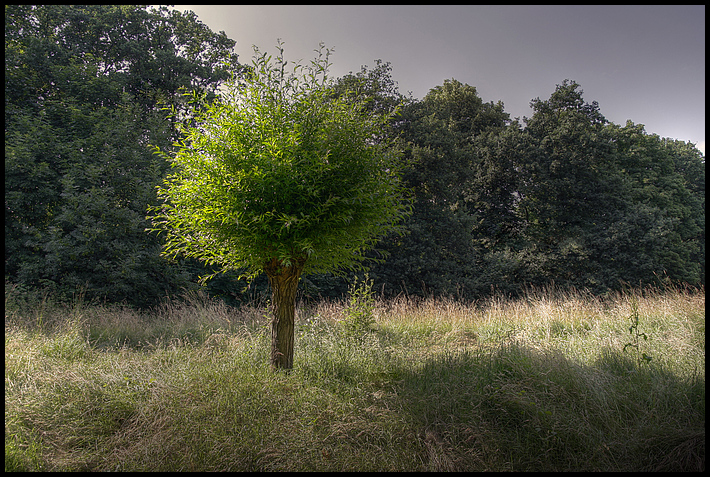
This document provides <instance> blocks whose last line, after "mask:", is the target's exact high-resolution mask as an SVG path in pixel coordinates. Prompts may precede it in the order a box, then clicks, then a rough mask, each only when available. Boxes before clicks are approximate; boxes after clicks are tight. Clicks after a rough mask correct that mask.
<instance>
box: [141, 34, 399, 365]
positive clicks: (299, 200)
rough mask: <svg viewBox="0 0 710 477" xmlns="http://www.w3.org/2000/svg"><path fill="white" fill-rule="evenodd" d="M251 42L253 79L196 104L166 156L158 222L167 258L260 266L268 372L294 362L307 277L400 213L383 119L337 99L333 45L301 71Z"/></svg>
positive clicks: (347, 262) (367, 243)
mask: <svg viewBox="0 0 710 477" xmlns="http://www.w3.org/2000/svg"><path fill="white" fill-rule="evenodd" d="M278 50H279V55H278V56H277V57H276V59H275V61H272V57H271V56H267V54H266V53H261V52H260V51H259V50H258V48H255V49H254V59H253V61H252V69H251V73H250V75H249V76H248V77H247V78H246V79H245V80H244V81H238V80H237V79H236V78H235V79H232V80H231V81H230V82H228V83H227V84H226V88H225V91H224V93H223V94H222V95H221V96H220V97H219V98H218V99H217V100H216V101H215V102H214V103H213V104H203V103H201V102H200V98H199V97H197V96H196V97H194V101H195V102H196V103H197V104H198V105H199V111H198V112H197V113H196V116H195V118H194V123H192V124H187V125H185V126H184V133H185V140H184V141H182V142H180V143H179V144H177V146H178V149H177V151H176V152H175V153H174V154H172V155H171V160H172V161H173V166H174V169H173V172H172V174H170V175H169V176H168V178H167V180H166V182H165V184H164V185H163V186H162V187H161V188H160V190H159V195H160V197H161V198H162V199H163V200H164V203H163V204H162V205H161V206H160V207H157V208H155V209H154V215H153V223H154V229H155V230H158V231H164V232H165V233H166V235H167V240H166V250H165V253H166V254H167V255H169V256H176V255H184V256H187V257H193V258H197V259H199V260H201V261H204V262H206V263H207V264H210V265H218V266H219V267H221V270H242V271H243V274H244V275H245V276H248V277H255V276H257V275H258V274H260V273H262V272H263V273H265V274H266V275H267V277H268V280H269V284H270V286H271V289H272V312H273V320H272V345H271V347H272V349H271V364H272V367H273V368H274V369H279V368H284V369H289V368H291V367H292V366H293V344H294V314H295V299H296V290H297V287H298V281H299V279H300V277H301V276H302V275H303V274H309V273H316V272H325V271H333V270H346V269H353V268H358V267H360V266H361V265H362V260H363V259H364V256H363V252H364V251H365V250H367V249H369V248H371V247H373V246H374V245H375V244H376V242H377V240H378V239H379V238H380V237H382V236H383V235H385V234H386V233H388V232H391V231H393V230H395V229H396V227H397V225H396V224H397V223H398V222H399V221H400V220H401V219H402V218H403V217H404V216H405V215H406V214H407V212H408V205H407V203H406V201H404V200H403V189H402V187H401V185H400V180H399V170H400V163H399V154H398V153H397V152H396V150H395V149H393V148H392V147H390V145H389V144H388V142H387V141H385V140H383V139H382V138H381V137H380V135H379V132H380V130H381V128H382V127H383V124H384V123H385V122H386V120H387V118H386V117H384V116H382V115H378V114H367V113H366V110H365V108H364V104H363V103H362V102H357V101H350V100H347V99H339V98H337V97H333V96H334V95H333V94H332V91H331V89H330V85H331V82H330V81H329V80H328V76H327V72H328V67H329V55H330V50H327V49H326V50H325V51H324V47H323V45H322V44H321V47H320V49H319V50H318V57H317V59H315V60H313V61H312V62H311V64H310V65H309V66H308V67H303V66H302V65H301V64H295V65H294V66H292V65H291V64H290V63H289V62H287V61H285V60H284V57H283V47H282V44H281V43H279V45H278Z"/></svg>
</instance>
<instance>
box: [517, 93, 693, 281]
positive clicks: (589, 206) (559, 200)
mask: <svg viewBox="0 0 710 477" xmlns="http://www.w3.org/2000/svg"><path fill="white" fill-rule="evenodd" d="M531 105H532V107H533V110H534V114H533V116H532V118H529V119H527V118H526V128H525V134H526V136H527V142H528V143H527V144H528V145H527V147H526V148H525V152H524V153H523V154H520V155H519V156H518V161H517V165H516V169H517V170H518V171H519V172H520V189H519V193H520V201H519V203H518V205H517V213H518V214H519V216H520V218H521V220H522V224H523V226H524V227H523V232H522V234H521V236H522V237H523V238H524V240H525V243H524V245H523V247H522V248H519V249H518V251H519V256H520V257H521V258H522V260H523V261H525V262H527V264H528V276H532V277H534V278H533V279H532V282H533V283H537V284H542V283H547V282H550V281H554V282H555V283H557V284H558V285H560V286H575V287H585V288H588V289H591V290H592V291H595V292H604V291H606V290H609V289H616V288H618V287H619V286H620V284H621V282H628V283H653V282H654V281H658V279H659V277H668V279H670V280H673V281H684V282H688V283H693V284H697V283H699V282H700V280H701V279H700V276H701V270H700V266H699V264H698V262H697V260H698V258H699V257H701V256H703V252H702V250H703V249H702V248H701V246H700V245H699V243H698V239H699V238H700V237H704V173H703V172H700V170H701V169H702V166H701V165H702V163H703V161H704V158H702V157H701V155H699V153H698V152H697V150H695V152H694V148H692V147H688V146H687V145H685V144H684V143H679V142H675V141H668V140H662V139H660V138H658V137H657V136H652V135H648V134H646V133H645V131H643V127H637V126H634V125H633V123H629V124H627V126H626V127H624V128H620V127H619V126H616V125H613V124H609V123H608V121H606V119H605V118H604V117H603V116H602V115H601V113H600V111H599V106H598V104H597V103H596V102H592V103H587V102H586V101H584V99H583V97H582V90H581V89H580V88H579V85H578V84H577V83H575V82H570V81H565V82H563V84H562V85H558V86H557V88H556V90H555V92H554V93H553V94H552V95H551V97H550V99H549V100H546V101H542V100H540V99H536V100H533V102H532V103H531ZM686 170H691V171H693V172H692V173H691V174H688V173H687V172H686ZM691 176H692V178H691ZM703 260H704V258H703Z"/></svg>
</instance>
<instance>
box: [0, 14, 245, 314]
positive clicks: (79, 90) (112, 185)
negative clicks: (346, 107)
mask: <svg viewBox="0 0 710 477" xmlns="http://www.w3.org/2000/svg"><path fill="white" fill-rule="evenodd" d="M5 26H6V36H5V56H6V63H5V75H6V82H5V97H6V108H5V138H6V140H5V204H6V207H5V236H6V241H5V256H6V261H5V276H6V277H7V278H10V279H11V280H12V281H15V282H20V283H24V284H27V285H31V286H35V287H44V288H48V289H50V290H52V291H53V292H55V293H56V298H65V299H66V298H68V297H70V296H71V294H72V293H73V292H74V291H75V290H76V289H77V288H79V287H85V288H86V291H87V294H88V295H89V296H91V297H93V298H108V299H110V300H112V301H122V300H126V301H127V302H130V303H132V304H135V305H140V306H147V305H150V304H152V303H155V302H156V301H157V300H159V299H160V297H162V296H163V295H164V294H165V292H166V291H174V290H177V289H180V288H182V287H190V281H189V280H190V278H191V277H190V274H189V273H188V271H187V270H186V268H185V267H181V266H178V267H176V266H170V265H169V264H166V263H165V262H164V260H162V259H161V258H160V256H159V254H160V250H161V243H160V241H159V240H158V239H156V238H155V237H150V236H147V235H146V234H145V233H144V229H145V228H146V226H147V225H148V223H147V222H146V220H145V210H146V207H147V206H148V205H149V204H154V203H155V202H156V193H155V186H156V185H157V184H158V183H159V182H160V181H162V179H163V178H164V176H165V174H166V171H167V169H168V167H167V164H165V162H164V161H163V160H162V159H160V158H157V157H156V156H154V155H153V154H152V153H151V150H150V149H149V147H148V144H149V143H152V144H161V145H164V146H167V145H169V144H170V142H171V141H172V140H174V139H175V138H176V135H175V134H176V131H175V130H174V127H173V125H172V124H171V123H170V122H169V121H166V115H165V113H164V111H161V110H160V107H161V105H162V104H170V105H173V106H174V107H175V108H176V109H178V110H183V109H184V106H183V105H182V104H181V101H182V96H181V95H180V94H178V92H179V90H180V89H181V88H186V89H187V90H195V89H197V90H200V91H203V92H204V93H205V94H210V95H212V94H213V91H214V90H215V89H216V87H217V85H218V84H219V82H220V81H221V80H222V79H224V78H226V77H227V70H226V69H225V68H224V67H223V66H222V65H221V63H222V62H223V61H228V62H229V63H230V64H231V65H232V66H231V67H230V69H234V68H236V66H235V65H236V57H232V56H231V49H232V47H233V46H234V41H233V40H229V39H228V38H227V37H226V36H225V35H224V33H220V34H214V33H212V32H211V31H210V30H209V28H207V27H206V26H205V25H204V24H202V23H200V22H199V21H198V20H197V18H196V17H195V15H194V13H185V14H183V13H180V12H177V11H170V10H168V9H167V8H166V7H161V8H160V9H158V10H155V9H149V8H148V7H147V6H130V5H124V6H118V5H84V6H69V5H39V6H32V5H8V6H6V8H5Z"/></svg>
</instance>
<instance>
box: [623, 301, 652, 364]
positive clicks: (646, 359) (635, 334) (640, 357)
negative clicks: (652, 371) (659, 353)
mask: <svg viewBox="0 0 710 477" xmlns="http://www.w3.org/2000/svg"><path fill="white" fill-rule="evenodd" d="M629 300H630V301H629V303H630V305H631V315H630V316H629V319H630V320H631V326H629V333H630V334H631V341H630V342H628V343H626V344H625V345H624V352H626V350H627V349H628V348H634V349H635V350H636V362H637V364H638V365H639V366H640V365H641V363H642V362H643V363H650V362H651V360H652V359H653V358H652V357H651V356H648V355H647V354H646V353H643V352H641V348H640V338H643V339H644V341H648V335H647V334H646V333H643V332H641V331H640V329H639V303H638V298H637V297H636V296H635V295H632V296H631V297H630V298H629Z"/></svg>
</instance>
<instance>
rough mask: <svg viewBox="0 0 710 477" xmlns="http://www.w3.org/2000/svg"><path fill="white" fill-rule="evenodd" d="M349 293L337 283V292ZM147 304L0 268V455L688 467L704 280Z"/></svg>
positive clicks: (700, 417) (76, 461) (78, 464)
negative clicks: (2, 274)
mask: <svg viewBox="0 0 710 477" xmlns="http://www.w3.org/2000/svg"><path fill="white" fill-rule="evenodd" d="M351 298H352V296H351ZM269 345H270V332H269V319H268V317H267V316H266V307H265V305H264V304H262V305H245V306H242V307H239V308H233V307H228V306H226V305H224V304H223V303H222V302H219V301H215V300H211V299H208V298H206V297H204V296H202V295H199V294H196V295H189V296H185V297H183V298H181V299H175V300H170V301H166V302H165V303H164V304H163V305H161V306H158V307H155V308H153V309H151V310H150V311H143V312H139V311H136V310H134V309H131V308H128V307H125V306H117V305H102V304H96V303H94V304H85V303H82V301H81V300H80V299H77V300H76V302H75V303H74V304H73V305H71V306H68V305H67V306H65V305H59V304H56V303H53V302H52V300H51V299H48V298H47V297H44V298H42V297H39V298H32V299H31V298H27V297H26V296H25V295H24V294H22V293H19V292H18V291H17V290H16V289H15V288H13V287H8V286H7V284H6V292H5V470H6V471H28V470H29V471H569V470H574V471H677V470H680V471H700V470H704V468H705V292H704V289H701V290H696V289H680V288H676V289H667V290H663V291H661V290H656V289H643V290H633V291H627V292H624V293H616V294H610V295H609V296H605V297H596V296H592V295H589V294H587V293H584V292H560V291H557V290H530V291H529V292H528V293H527V294H526V296H524V297H522V298H520V299H515V300H513V299H505V298H500V297H499V298H492V299H489V300H485V301H481V302H476V303H461V302H458V301H456V300H453V299H433V298H432V299H414V298H411V297H405V296H400V297H398V298H396V299H392V300H386V301H385V300H373V299H371V295H369V294H368V293H365V294H364V295H360V296H359V298H358V299H357V300H355V299H351V300H349V301H348V300H343V301H322V302H319V303H314V304H310V305H307V304H301V305H299V307H298V310H297V329H296V345H295V347H296V348H295V356H294V368H293V370H291V371H290V372H272V371H271V369H270V367H269Z"/></svg>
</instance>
